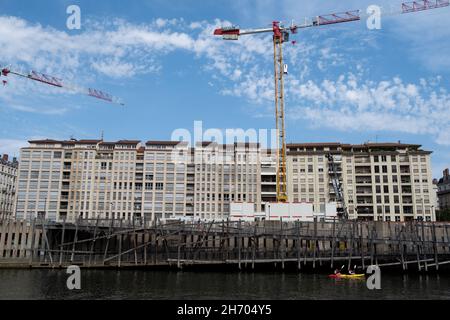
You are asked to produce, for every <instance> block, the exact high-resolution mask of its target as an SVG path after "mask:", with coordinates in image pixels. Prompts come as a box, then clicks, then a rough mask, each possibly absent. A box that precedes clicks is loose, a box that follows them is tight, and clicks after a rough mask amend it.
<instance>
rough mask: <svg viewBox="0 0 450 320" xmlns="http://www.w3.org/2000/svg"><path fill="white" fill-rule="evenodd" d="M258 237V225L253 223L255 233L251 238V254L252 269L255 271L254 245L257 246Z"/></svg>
mask: <svg viewBox="0 0 450 320" xmlns="http://www.w3.org/2000/svg"><path fill="white" fill-rule="evenodd" d="M257 236H258V225H257V224H256V223H255V233H254V236H253V243H252V244H253V250H252V251H253V252H252V269H253V270H255V259H256V245H257V244H258V245H259V239H258V238H257Z"/></svg>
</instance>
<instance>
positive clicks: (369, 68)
mask: <svg viewBox="0 0 450 320" xmlns="http://www.w3.org/2000/svg"><path fill="white" fill-rule="evenodd" d="M73 4H75V5H78V6H79V7H80V8H81V22H82V24H81V29H80V30H69V29H67V26H66V21H67V18H68V17H69V15H68V14H67V13H66V9H67V7H68V6H70V5H73ZM373 4H375V5H379V6H380V7H382V8H383V10H384V12H386V13H387V12H391V11H392V10H393V9H394V8H395V9H397V10H398V9H401V1H396V0H391V1H386V0H370V1H365V0H360V1H353V0H348V1H337V0H328V1H318V0H314V1H312V0H309V1H306V0H287V1H269V0H259V1H256V0H254V1H250V0H247V1H245V0H242V1H228V0H214V1H209V0H195V1H194V0H171V1H163V0H128V1H121V0H109V1H106V0H97V1H87V0H83V1H75V0H71V1H65V0H42V1H29V0H0V64H1V65H11V68H13V69H15V70H19V71H24V72H28V71H30V70H37V71H40V72H43V73H48V74H51V75H53V76H56V77H58V78H60V79H64V81H65V82H66V83H70V84H71V85H74V86H77V87H95V88H98V89H101V90H104V91H106V92H109V93H111V94H113V95H115V96H118V97H120V98H121V99H122V100H123V101H124V102H125V103H126V106H125V107H121V106H119V105H113V104H108V103H104V102H102V101H97V100H95V99H92V98H90V97H84V96H82V95H79V94H74V93H72V92H68V91H64V90H61V89H59V88H53V87H49V86H46V85H43V84H39V83H33V82H32V81H28V80H26V79H20V78H14V77H13V76H9V77H8V79H7V80H8V84H7V85H6V86H2V87H1V88H0V130H1V135H0V153H4V152H8V153H10V154H12V155H14V154H17V153H18V149H19V148H20V147H21V146H23V145H26V141H27V139H32V138H47V137H48V138H56V139H68V138H70V137H74V138H78V139H81V138H97V137H100V136H101V132H102V131H104V134H105V139H108V140H114V139H125V138H126V139H140V140H147V139H152V140H160V139H162V140H168V139H170V138H171V135H172V132H173V131H174V130H175V129H179V128H186V129H188V130H191V131H192V130H193V125H194V121H196V120H197V121H203V126H204V128H205V129H208V128H219V129H226V128H243V129H245V130H247V129H252V128H254V129H271V128H273V127H274V122H275V121H274V115H273V114H274V108H273V78H272V77H273V62H272V57H273V52H272V43H271V38H270V35H259V36H248V37H242V38H241V39H240V41H236V42H234V41H233V42H225V41H223V40H221V39H220V38H215V37H213V36H212V32H213V30H214V29H215V28H216V27H220V26H224V25H229V24H235V25H239V26H240V27H242V28H257V27H267V26H269V25H270V24H271V22H272V21H273V20H279V21H283V22H284V23H286V24H290V23H291V21H292V20H295V21H296V22H299V23H300V22H303V21H304V19H305V18H309V17H314V16H317V15H321V14H327V13H333V12H342V11H348V10H357V9H359V10H363V11H366V9H367V7H368V6H369V5H373ZM449 18H450V7H447V8H443V9H437V10H430V11H427V12H421V13H412V14H406V15H385V16H383V17H382V28H381V29H380V30H369V29H368V28H367V25H366V21H365V20H363V21H360V22H353V23H347V24H340V25H331V26H323V27H320V28H309V29H304V30H301V31H300V32H299V33H298V34H297V35H296V36H295V40H296V41H297V43H296V44H290V43H288V44H286V45H285V57H286V60H287V63H288V64H289V70H290V74H289V76H288V77H287V79H286V93H287V105H286V108H287V118H288V119H287V128H288V129H287V135H288V142H317V141H320V142H335V141H337V142H346V143H363V142H368V141H372V142H376V141H378V142H396V141H402V142H405V143H406V142H407V143H420V144H423V146H424V148H425V149H428V150H432V151H434V156H433V168H434V171H435V172H434V175H435V177H438V176H440V174H441V171H442V170H443V169H444V168H445V167H448V166H450V89H449V83H450V55H449V53H450V41H448V39H449V38H450V28H448V23H446V22H447V21H448V20H449Z"/></svg>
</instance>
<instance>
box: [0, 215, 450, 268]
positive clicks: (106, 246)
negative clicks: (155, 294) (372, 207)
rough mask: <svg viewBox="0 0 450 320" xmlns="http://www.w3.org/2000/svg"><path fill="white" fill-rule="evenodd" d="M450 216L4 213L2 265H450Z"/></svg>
mask: <svg viewBox="0 0 450 320" xmlns="http://www.w3.org/2000/svg"><path fill="white" fill-rule="evenodd" d="M449 231H450V224H441V223H427V222H417V221H415V222H407V223H392V222H391V223H388V222H387V223H383V222H360V221H340V220H337V219H335V220H331V221H326V222H325V221H317V220H316V221H314V222H295V223H285V222H258V223H243V222H235V223H232V222H230V221H215V222H196V223H187V222H172V223H164V224H161V223H156V222H151V223H150V222H146V221H142V220H135V221H124V220H100V219H97V220H78V221H76V222H75V223H66V222H62V223H51V222H48V221H41V220H33V221H31V222H16V221H3V222H1V223H0V267H2V266H8V265H10V266H11V265H17V264H19V265H22V266H28V267H47V268H61V267H65V266H68V265H79V266H82V267H86V268H108V267H109V268H129V267H164V266H166V267H175V268H180V269H181V268H184V267H191V266H199V265H205V266H207V265H223V266H235V267H236V269H255V268H257V267H258V266H259V265H273V266H276V267H277V268H281V269H284V268H285V267H288V266H289V267H290V268H292V266H295V268H296V269H298V270H302V269H303V268H309V269H319V268H331V269H333V268H336V267H337V266H338V267H341V266H342V265H345V266H346V267H347V268H352V267H353V266H354V265H358V266H360V267H361V268H364V269H365V268H366V267H367V266H368V265H374V264H378V265H380V266H381V267H385V268H397V269H398V270H402V271H422V272H423V271H424V272H427V271H439V269H440V268H445V267H446V266H448V265H450V237H449V233H450V232H449Z"/></svg>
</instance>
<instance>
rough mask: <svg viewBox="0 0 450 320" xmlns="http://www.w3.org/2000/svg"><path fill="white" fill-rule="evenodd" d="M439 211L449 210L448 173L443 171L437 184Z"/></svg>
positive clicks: (449, 184) (446, 170)
mask: <svg viewBox="0 0 450 320" xmlns="http://www.w3.org/2000/svg"><path fill="white" fill-rule="evenodd" d="M437 186H438V198H439V209H440V210H450V171H449V169H445V171H444V174H443V176H442V178H441V179H440V180H439V182H438V184H437Z"/></svg>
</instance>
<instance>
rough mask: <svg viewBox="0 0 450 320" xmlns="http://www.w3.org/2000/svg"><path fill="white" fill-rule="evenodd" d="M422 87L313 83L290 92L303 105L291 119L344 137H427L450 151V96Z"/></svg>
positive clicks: (349, 79)
mask: <svg viewBox="0 0 450 320" xmlns="http://www.w3.org/2000/svg"><path fill="white" fill-rule="evenodd" d="M434 81H435V80H432V81H428V82H431V83H432V82H434ZM421 83H422V85H421V86H420V85H416V84H411V83H404V82H403V81H402V80H401V79H399V78H393V79H391V80H385V81H380V82H374V81H369V80H362V79H359V78H357V77H355V76H354V75H353V74H348V75H346V76H341V77H339V79H338V80H336V81H332V80H323V81H322V82H321V83H316V82H314V81H308V82H307V83H306V84H302V85H300V86H298V87H294V88H290V92H291V93H292V94H293V95H294V96H295V97H296V99H297V100H298V101H301V105H299V106H297V107H296V108H294V109H293V111H291V112H290V117H291V118H293V119H304V120H308V121H311V123H312V125H313V126H320V127H326V128H332V129H336V130H342V131H351V132H358V131H387V132H403V133H409V134H426V135H431V136H432V137H434V140H435V141H436V143H438V144H441V145H450V136H449V135H448V132H450V94H449V93H448V92H447V91H446V90H445V89H442V88H439V87H435V86H432V85H426V83H427V81H425V80H424V81H421Z"/></svg>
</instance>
